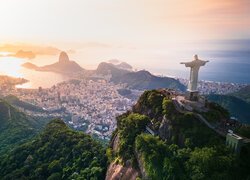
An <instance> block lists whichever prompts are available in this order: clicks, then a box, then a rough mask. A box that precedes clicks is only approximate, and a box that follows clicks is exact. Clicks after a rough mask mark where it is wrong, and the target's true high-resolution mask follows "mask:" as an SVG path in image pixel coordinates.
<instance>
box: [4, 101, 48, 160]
mask: <svg viewBox="0 0 250 180" xmlns="http://www.w3.org/2000/svg"><path fill="white" fill-rule="evenodd" d="M44 124H45V121H37V120H35V119H33V118H31V117H28V116H27V115H26V114H24V113H22V112H20V111H19V110H17V109H16V108H14V107H13V106H11V105H10V104H8V103H7V102H6V101H4V100H1V99H0V156H1V154H2V153H4V152H5V151H7V150H9V149H11V148H13V147H14V146H15V145H17V144H20V143H22V142H25V141H26V140H27V139H29V138H31V137H33V136H34V135H36V134H37V133H38V132H39V130H40V129H41V127H43V126H44Z"/></svg>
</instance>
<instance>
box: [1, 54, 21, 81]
mask: <svg viewBox="0 0 250 180" xmlns="http://www.w3.org/2000/svg"><path fill="white" fill-rule="evenodd" d="M3 54H6V53H2V52H1V55H3ZM23 62H24V60H23V59H20V58H15V57H0V74H3V75H8V76H12V77H23V75H22V74H21V72H20V70H21V65H22V63H23Z"/></svg>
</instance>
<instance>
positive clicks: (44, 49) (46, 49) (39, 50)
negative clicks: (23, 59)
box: [0, 43, 61, 55]
mask: <svg viewBox="0 0 250 180" xmlns="http://www.w3.org/2000/svg"><path fill="white" fill-rule="evenodd" d="M20 50H22V51H28V52H30V51H31V52H32V53H34V54H35V55H57V54H59V53H60V52H61V50H60V49H58V48H56V47H52V46H40V45H32V44H23V43H18V44H4V45H2V46H0V51H2V52H12V53H17V52H19V51H20Z"/></svg>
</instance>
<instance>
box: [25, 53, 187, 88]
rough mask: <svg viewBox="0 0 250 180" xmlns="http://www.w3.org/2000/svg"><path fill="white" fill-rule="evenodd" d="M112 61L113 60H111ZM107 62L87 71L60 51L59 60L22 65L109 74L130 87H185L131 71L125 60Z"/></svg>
mask: <svg viewBox="0 0 250 180" xmlns="http://www.w3.org/2000/svg"><path fill="white" fill-rule="evenodd" d="M112 62H113V61H112ZM115 62H116V63H107V62H102V63H100V64H99V65H98V67H97V69H96V70H93V71H89V70H85V69H83V68H81V66H80V65H78V64H77V63H76V62H75V61H70V60H69V57H68V55H67V54H66V53H65V52H61V54H60V56H59V61H58V62H56V63H54V64H51V65H47V66H43V67H38V66H36V65H34V64H32V63H25V64H23V67H26V68H28V69H33V70H36V71H52V72H56V73H62V74H74V73H83V74H84V76H85V77H92V76H95V75H98V76H99V77H101V76H108V75H110V76H111V79H110V80H111V82H114V83H124V84H127V86H128V87H129V88H132V89H139V90H145V89H158V88H172V89H177V90H179V91H185V90H186V87H185V86H184V85H183V84H181V83H180V82H179V81H178V80H176V79H174V78H170V77H158V76H155V75H153V74H151V73H150V72H148V71H145V70H142V71H137V72H136V71H133V67H132V66H131V65H129V64H127V63H126V62H117V61H115Z"/></svg>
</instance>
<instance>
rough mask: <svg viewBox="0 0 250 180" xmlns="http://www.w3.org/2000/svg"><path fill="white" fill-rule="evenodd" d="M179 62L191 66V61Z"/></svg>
mask: <svg viewBox="0 0 250 180" xmlns="http://www.w3.org/2000/svg"><path fill="white" fill-rule="evenodd" d="M180 64H185V66H186V67H191V65H192V63H191V62H181V63H180Z"/></svg>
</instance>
